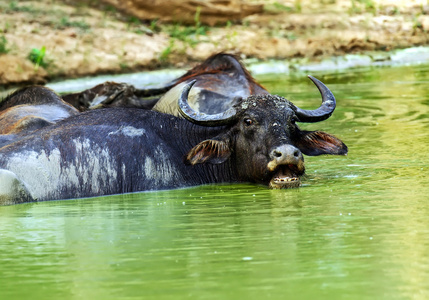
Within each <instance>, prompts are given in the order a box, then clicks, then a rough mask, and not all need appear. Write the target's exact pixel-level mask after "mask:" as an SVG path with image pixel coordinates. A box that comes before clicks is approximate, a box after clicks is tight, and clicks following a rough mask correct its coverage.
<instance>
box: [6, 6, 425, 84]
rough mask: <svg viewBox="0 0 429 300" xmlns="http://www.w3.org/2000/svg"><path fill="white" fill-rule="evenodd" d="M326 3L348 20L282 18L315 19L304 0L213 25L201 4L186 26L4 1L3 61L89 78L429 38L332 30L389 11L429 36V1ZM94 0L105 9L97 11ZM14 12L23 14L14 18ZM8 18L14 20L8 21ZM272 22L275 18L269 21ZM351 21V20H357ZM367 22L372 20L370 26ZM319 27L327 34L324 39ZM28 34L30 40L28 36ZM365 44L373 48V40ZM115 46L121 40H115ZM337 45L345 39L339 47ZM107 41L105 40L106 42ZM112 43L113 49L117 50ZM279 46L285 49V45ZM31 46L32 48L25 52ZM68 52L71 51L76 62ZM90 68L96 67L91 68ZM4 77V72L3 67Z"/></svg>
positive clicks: (111, 11) (108, 10)
mask: <svg viewBox="0 0 429 300" xmlns="http://www.w3.org/2000/svg"><path fill="white" fill-rule="evenodd" d="M319 2H320V3H319V5H320V6H321V7H325V6H331V7H332V6H335V5H337V4H339V2H341V4H342V5H344V3H345V4H347V7H348V8H347V9H346V10H345V13H346V15H347V16H348V17H347V16H346V17H345V18H344V19H339V20H340V21H339V22H337V23H338V24H335V20H334V21H331V22H330V23H329V21H328V20H326V19H323V18H322V17H320V14H319V15H317V17H318V18H320V19H321V21H320V22H319V23H316V21H315V22H313V23H311V22H308V23H310V24H309V25H306V22H302V23H300V24H297V25H295V24H293V23H287V22H286V21H284V20H283V19H276V16H277V15H283V14H286V15H288V16H295V17H300V15H302V18H309V19H311V18H312V14H311V13H312V12H309V9H308V8H307V6H308V5H307V4H308V3H307V2H305V1H304V0H294V1H265V6H264V16H259V17H260V21H258V16H257V17H256V18H252V17H250V18H248V19H244V20H243V21H242V23H241V24H236V23H233V22H226V24H222V25H221V26H217V27H209V26H207V25H204V24H203V23H202V21H201V20H200V9H197V12H196V14H195V17H194V24H191V25H184V24H179V23H164V22H160V21H158V20H152V21H141V20H139V19H137V18H135V17H133V16H126V15H123V14H122V13H120V12H118V11H117V10H116V9H115V8H114V7H112V6H108V5H104V6H101V9H100V4H99V3H98V1H90V2H88V4H85V3H84V2H78V4H76V5H74V6H70V5H65V4H64V2H62V1H55V0H43V1H31V0H30V1H19V2H18V1H5V0H0V15H3V16H5V18H3V21H0V60H1V56H2V55H15V56H18V57H22V59H25V60H27V61H28V62H29V63H30V62H31V64H32V65H33V69H34V70H33V71H34V72H36V73H39V74H41V73H40V72H41V71H45V72H46V73H43V74H42V75H41V76H42V77H44V78H48V77H49V78H54V77H58V76H63V77H69V76H82V75H85V74H91V73H97V72H101V73H106V72H115V73H117V72H126V71H133V70H136V69H141V68H144V67H147V68H154V67H160V66H166V65H171V64H175V65H180V64H183V63H186V62H189V61H192V60H193V59H195V60H199V59H201V57H202V56H204V55H206V54H205V53H204V51H206V52H207V53H209V52H210V51H211V52H215V51H230V52H235V53H239V54H243V55H244V56H246V57H252V56H253V57H256V58H262V59H266V58H280V59H281V58H288V57H300V56H302V57H304V56H305V57H307V56H308V57H318V56H323V55H337V54H341V53H348V52H353V51H365V50H377V49H385V48H386V47H395V46H396V47H406V46H414V45H415V44H426V43H427V39H424V38H420V39H419V38H414V39H412V38H408V40H404V41H403V42H401V37H400V36H399V37H396V36H397V35H398V32H393V31H392V28H395V26H396V27H397V28H396V30H398V28H399V29H400V28H401V24H394V26H393V25H392V26H391V28H387V25H386V24H387V21H386V22H385V23H383V22H384V21H380V22H381V23H380V24H381V25H380V28H379V30H385V31H386V30H387V31H392V32H391V35H392V36H395V37H396V38H397V40H398V42H397V45H395V44H392V45H391V46H385V45H383V41H382V40H380V41H378V40H374V37H371V36H369V34H367V36H366V37H363V38H360V37H359V38H360V39H361V40H358V41H356V39H358V37H357V38H355V40H353V38H350V40H344V43H349V44H348V45H344V43H343V44H341V43H342V41H341V40H340V39H339V41H335V40H332V38H333V34H332V32H334V31H335V30H345V29H347V28H348V27H350V28H351V27H352V26H355V25H356V24H354V23H353V22H358V24H357V27H358V28H360V30H362V31H366V30H369V27H373V26H374V25H373V23H371V24H370V23H369V21H368V20H369V18H371V17H372V18H374V19H377V18H378V19H380V18H381V17H383V16H400V17H403V18H402V19H401V18H398V20H399V21H401V20H411V21H409V22H411V25H410V26H409V27H410V28H406V30H408V31H409V32H406V35H407V36H411V37H414V36H418V35H419V34H420V33H422V34H424V35H426V34H427V31H428V29H429V28H428V27H429V25H428V24H429V23H428V24H426V23H424V21H422V20H427V18H424V19H423V18H422V16H425V17H426V16H427V15H428V14H429V9H428V6H429V3H428V5H423V4H422V5H420V7H418V6H417V7H412V8H409V9H408V10H405V9H403V8H402V7H399V6H392V5H379V4H377V3H376V2H375V1H373V0H320V1H319ZM428 2H429V1H428ZM82 3H83V4H82ZM94 4H95V5H96V7H97V8H98V9H94V8H93V6H94ZM327 12H329V11H327ZM313 13H314V12H313ZM11 15H15V16H16V17H15V18H10V16H11ZM368 15H369V16H370V17H368ZM6 16H9V17H7V18H6ZM360 16H362V18H360V19H359V18H358V17H360ZM405 16H406V17H405ZM264 18H265V19H264ZM378 19H377V20H378ZM265 20H268V22H267V21H265ZM355 20H357V21H355ZM347 22H350V24H348V23H347ZM365 22H367V23H368V24H367V25H365ZM23 23H26V24H25V28H26V30H27V31H28V32H27V34H28V35H27V37H31V38H33V39H34V40H35V41H36V42H37V44H36V43H35V44H34V45H31V48H29V49H28V46H27V48H25V45H24V44H23V43H22V42H19V41H18V40H19V39H18V38H17V37H16V35H18V33H16V34H14V32H17V31H16V28H19V27H20V26H21V25H22V24H23ZM376 24H378V23H376ZM365 26H367V28H365ZM27 27H28V28H27ZM386 28H387V29H386ZM327 29H328V30H327ZM49 30H52V31H54V32H56V34H58V33H64V36H63V38H64V40H63V41H62V40H58V41H57V42H56V44H49V43H48V42H51V40H49V39H46V40H43V35H45V34H46V32H48V31H49ZM114 30H116V32H124V34H127V35H128V36H127V37H128V40H123V41H120V42H118V43H117V41H116V40H109V36H108V35H107V34H112V35H113V36H115V34H116V33H111V32H113V31H114ZM329 30H330V31H329ZM319 32H321V33H323V34H324V36H322V35H321V34H319ZM19 34H22V33H19ZM103 34H106V38H105V41H104V42H105V43H106V44H105V45H104V46H106V48H107V50H106V55H104V56H109V55H110V56H111V60H112V61H111V62H109V65H108V64H107V63H106V61H105V59H104V57H103V55H101V54H100V55H98V54H97V53H94V52H96V51H95V49H92V48H91V45H95V44H97V45H98V44H101V43H102V42H100V41H99V40H97V39H98V38H99V36H100V35H103ZM255 35H256V36H255ZM404 35H405V33H404ZM37 36H41V38H39V39H38V40H37V39H36V37H37ZM23 37H24V38H25V37H26V36H25V33H24V35H23ZM139 37H140V39H143V40H144V41H143V42H142V43H145V42H147V40H150V39H151V40H154V43H158V44H157V45H156V46H157V47H153V48H157V49H156V50H154V51H153V52H154V53H153V55H152V56H151V57H149V58H148V59H147V60H146V61H138V60H136V59H133V57H132V55H134V56H135V57H137V59H138V57H139V53H138V51H135V53H134V52H133V54H132V55H130V50H129V49H130V43H132V42H134V41H135V40H137V39H139ZM319 37H320V38H321V39H322V38H325V41H320V44H322V43H325V44H326V46H329V47H331V48H332V49H330V50H329V51H325V50H324V49H323V45H320V46H319V49H315V50H314V51H313V52H311V47H312V46H314V43H315V41H317V39H318V38H319ZM21 40H22V38H21ZM70 40H71V41H70ZM402 40H403V39H402ZM265 41H268V42H269V43H271V44H267V45H266V46H265V45H264V47H262V45H261V44H262V43H263V42H265ZM365 42H367V43H368V44H369V46H368V45H365ZM66 43H68V44H73V43H74V44H73V45H74V48H73V45H72V46H69V45H68V44H67V45H66V46H67V47H68V48H67V47H64V50H62V49H61V47H63V45H62V44H66ZM108 43H109V44H108ZM110 43H113V44H114V45H110ZM300 43H301V44H302V45H301V44H300ZM305 43H307V44H308V46H306V45H305ZM334 43H338V45H336V44H334ZM283 45H284V46H283ZM297 45H298V46H300V47H302V48H305V47H306V48H309V49H310V50H309V51H307V52H306V51H304V50H295V52H294V51H292V50H293V49H297ZM102 46H103V45H102V44H101V45H100V47H102ZM107 46H109V47H110V49H111V50H110V51H109V47H107ZM275 47H278V49H277V48H275ZM371 47H373V48H371ZM377 47H378V48H377ZM383 47H384V48H383ZM83 48H84V49H83ZM289 48H291V49H292V48H293V49H292V50H291V49H289ZM92 50H94V51H92ZM202 50H204V51H202ZM286 50H287V51H286ZM23 51H25V52H26V53H22V52H23ZM61 51H63V53H61ZM264 51H265V52H264ZM77 53H78V54H79V55H77ZM64 56H69V57H70V59H69V61H67V59H65V58H64ZM94 56H95V58H94ZM113 56H114V57H113ZM200 56H201V57H200ZM76 59H81V60H82V62H79V63H76V61H74V60H76ZM97 61H99V62H100V65H102V67H100V69H99V70H98V71H97V70H93V69H94V68H90V67H88V66H87V65H88V64H97ZM85 67H87V68H88V70H84V69H85ZM0 69H1V67H0ZM22 69H23V67H22ZM71 70H72V71H71ZM18 71H19V70H18ZM21 71H22V70H21ZM22 72H23V71H22ZM3 74H4V71H3ZM0 76H2V72H1V70H0ZM3 77H4V76H3ZM7 81H8V79H4V78H3V80H2V78H1V77H0V83H3V84H5V83H7ZM12 81H13V80H12ZM17 81H19V80H17ZM24 81H25V80H24ZM27 81H32V79H31V78H30V79H29V80H27Z"/></svg>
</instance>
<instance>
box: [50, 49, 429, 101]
mask: <svg viewBox="0 0 429 300" xmlns="http://www.w3.org/2000/svg"><path fill="white" fill-rule="evenodd" d="M243 62H244V65H245V66H246V68H247V69H248V70H249V71H250V72H251V74H252V76H255V77H257V76H258V75H259V76H262V75H267V74H291V73H293V72H296V73H298V74H303V75H304V74H306V73H308V72H314V73H317V72H329V71H343V70H356V69H361V68H372V67H396V66H404V65H418V64H429V46H420V47H411V48H407V49H397V50H393V51H389V52H381V51H375V52H370V53H366V54H346V55H344V56H341V57H330V58H326V59H324V60H322V61H320V62H315V61H310V62H308V61H306V59H294V60H293V61H289V60H263V61H262V60H256V59H248V60H244V61H243ZM187 70H188V69H187V68H177V69H174V68H166V69H159V70H153V71H142V72H133V73H126V74H117V75H105V74H103V75H96V76H84V77H81V78H75V79H66V80H58V81H52V82H49V83H47V84H46V86H47V87H49V88H51V89H53V90H54V91H56V92H58V93H65V92H77V91H80V90H84V89H87V88H91V87H94V86H96V85H97V84H99V83H103V82H105V81H116V82H125V83H128V84H132V85H134V86H135V87H136V88H140V89H141V88H148V87H150V88H153V87H157V86H161V85H162V83H165V82H168V81H169V80H173V79H175V78H177V77H179V76H181V75H182V74H184V73H185V72H186V71H187Z"/></svg>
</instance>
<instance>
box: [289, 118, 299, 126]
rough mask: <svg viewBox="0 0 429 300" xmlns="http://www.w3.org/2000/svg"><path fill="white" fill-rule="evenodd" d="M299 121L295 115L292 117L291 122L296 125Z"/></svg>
mask: <svg viewBox="0 0 429 300" xmlns="http://www.w3.org/2000/svg"><path fill="white" fill-rule="evenodd" d="M297 121H298V119H297V118H296V117H293V118H292V119H290V122H291V124H293V125H295V123H296V122H297Z"/></svg>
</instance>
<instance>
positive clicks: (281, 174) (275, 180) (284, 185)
mask: <svg viewBox="0 0 429 300" xmlns="http://www.w3.org/2000/svg"><path fill="white" fill-rule="evenodd" d="M303 174H304V168H303V167H301V168H299V167H298V166H297V165H292V164H289V165H280V166H278V167H277V168H276V170H275V171H274V176H273V177H272V178H271V180H270V183H269V187H270V188H272V189H289V188H296V187H299V186H300V185H301V176H302V175H303Z"/></svg>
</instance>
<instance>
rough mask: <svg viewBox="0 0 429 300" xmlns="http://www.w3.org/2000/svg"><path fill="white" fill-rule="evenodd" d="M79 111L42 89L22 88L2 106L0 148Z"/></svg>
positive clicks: (0, 105) (37, 87)
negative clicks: (20, 136) (18, 136)
mask: <svg viewBox="0 0 429 300" xmlns="http://www.w3.org/2000/svg"><path fill="white" fill-rule="evenodd" d="M78 113H79V111H78V110H77V109H75V108H74V107H73V106H71V105H70V104H68V103H66V102H65V101H63V100H62V99H61V98H60V97H59V96H58V95H57V94H55V93H54V92H53V91H52V90H50V89H48V88H46V87H42V86H29V87H25V88H21V89H19V90H17V91H15V92H14V93H12V94H10V95H8V96H7V97H6V98H5V99H3V100H2V101H1V102H0V147H1V146H3V145H4V144H7V143H9V142H10V141H13V140H15V139H16V138H17V135H24V134H28V133H30V132H32V131H34V130H36V129H40V128H42V127H45V126H48V125H52V124H53V123H55V122H58V121H59V120H62V119H64V118H67V117H70V116H73V115H76V114H78Z"/></svg>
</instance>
